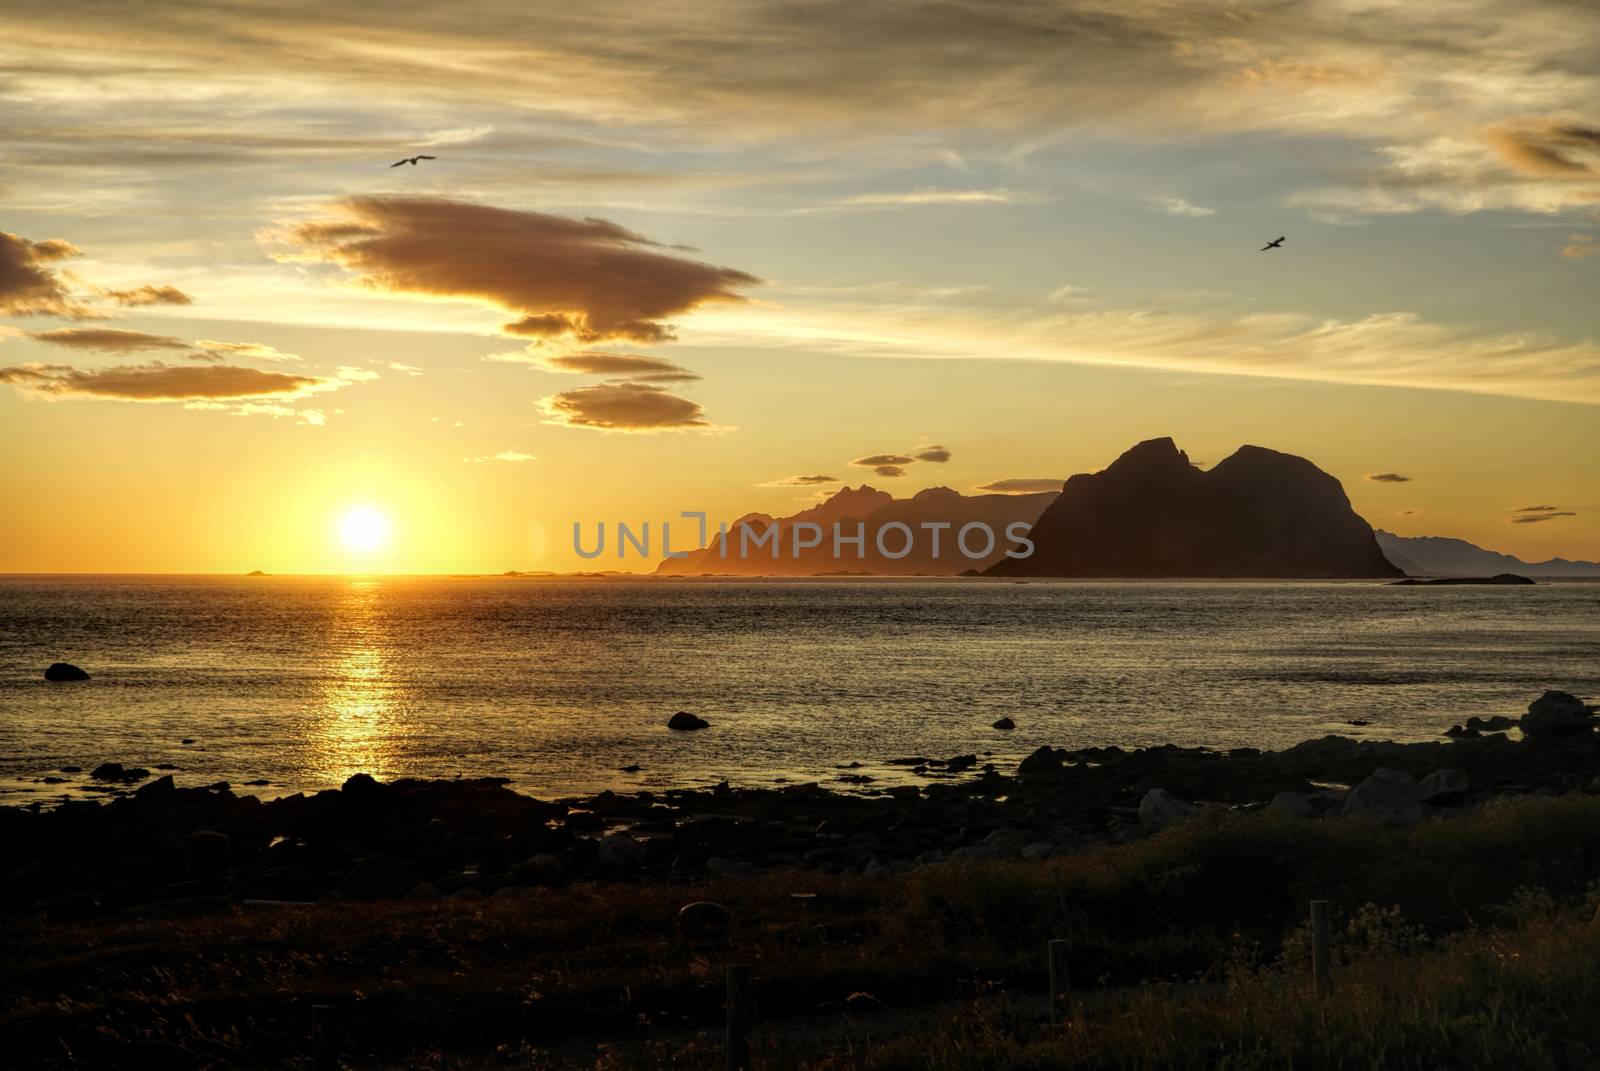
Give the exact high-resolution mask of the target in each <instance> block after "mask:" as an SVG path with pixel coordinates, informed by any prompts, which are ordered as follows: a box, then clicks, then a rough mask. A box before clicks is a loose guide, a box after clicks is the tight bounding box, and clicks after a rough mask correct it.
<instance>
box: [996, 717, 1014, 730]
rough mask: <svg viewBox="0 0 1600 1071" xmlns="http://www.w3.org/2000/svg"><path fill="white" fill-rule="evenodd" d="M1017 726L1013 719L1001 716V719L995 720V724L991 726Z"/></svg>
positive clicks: (1001, 727)
mask: <svg viewBox="0 0 1600 1071" xmlns="http://www.w3.org/2000/svg"><path fill="white" fill-rule="evenodd" d="M1016 727H1017V723H1016V722H1014V721H1012V720H1011V719H1010V718H1001V719H1000V720H999V721H997V722H995V723H994V725H993V726H991V728H995V729H1015V728H1016Z"/></svg>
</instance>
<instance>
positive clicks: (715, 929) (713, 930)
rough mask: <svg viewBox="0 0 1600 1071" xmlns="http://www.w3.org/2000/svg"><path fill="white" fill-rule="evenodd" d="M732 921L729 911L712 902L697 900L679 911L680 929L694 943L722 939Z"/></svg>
mask: <svg viewBox="0 0 1600 1071" xmlns="http://www.w3.org/2000/svg"><path fill="white" fill-rule="evenodd" d="M732 921H733V916H732V914H730V913H729V911H728V909H727V908H725V907H723V906H722V905H721V904H718V903H715V902H713V901H711V900H696V901H695V902H694V903H692V904H684V905H683V906H682V907H680V908H679V909H678V929H679V931H681V932H682V934H683V935H684V936H685V937H687V938H689V939H690V940H692V941H704V940H712V939H716V938H719V937H722V936H723V935H724V934H726V933H727V932H728V925H729V924H730V923H731V922H732Z"/></svg>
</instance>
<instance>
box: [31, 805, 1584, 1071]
mask: <svg viewBox="0 0 1600 1071" xmlns="http://www.w3.org/2000/svg"><path fill="white" fill-rule="evenodd" d="M1597 879H1600V797H1595V796H1590V795H1588V794H1586V793H1585V792H1582V791H1577V792H1571V793H1568V794H1566V795H1562V796H1543V795H1528V796H1523V797H1518V798H1500V799H1493V800H1490V801H1487V802H1485V803H1483V804H1481V805H1479V806H1476V807H1473V808H1470V809H1468V810H1465V811H1463V812H1461V813H1457V814H1455V815H1452V816H1436V817H1430V818H1427V819H1425V820H1423V821H1421V822H1419V823H1415V824H1410V825H1393V824H1380V823H1377V822H1375V821H1373V820H1371V819H1368V818H1355V817H1332V818H1326V819H1317V820H1303V819H1295V818H1293V817H1290V816H1287V815H1284V814H1282V813H1278V812H1273V811H1260V812H1255V813H1243V814H1241V813H1226V812H1223V811H1220V810H1213V811H1209V812H1203V813H1200V814H1196V815H1194V816H1191V817H1188V818H1185V819H1183V820H1180V821H1176V822H1173V823H1171V824H1169V825H1168V826H1167V827H1166V828H1164V829H1163V830H1161V831H1159V832H1157V833H1155V834H1153V835H1151V836H1149V837H1147V838H1144V839H1140V840H1137V841H1135V842H1132V843H1127V844H1120V845H1119V844H1099V845H1094V846H1089V847H1086V848H1083V849H1081V850H1076V851H1073V852H1070V853H1068V854H1065V855H1058V856H1055V857H1052V858H1048V859H1042V860H1023V859H964V860H957V861H954V862H946V863H943V864H939V865H931V866H923V867H919V868H915V869H910V870H906V871H904V872H898V873H897V872H887V873H883V874H881V875H879V876H876V877H865V876H861V875H856V874H850V875H845V874H829V873H825V872H822V871H800V870H795V869H775V870H772V871H768V872H762V873H757V874H753V875H746V876H736V875H727V876H724V877H721V878H717V879H712V880H709V881H702V882H696V883H695V884H692V885H682V884H675V883H669V882H653V883H640V882H626V881H609V882H590V881H584V882H575V883H568V884H565V885H560V886H556V887H527V889H526V891H524V892H520V893H518V894H517V895H516V896H505V897H493V896H492V897H488V898H475V897H450V898H443V899H430V900H409V901H397V902H376V903H362V902H338V901H328V902H323V903H319V904H316V905H315V906H304V907H276V908H272V907H246V906H242V905H241V904H238V903H236V904H233V905H230V906H228V907H227V908H226V909H225V910H221V911H218V912H217V913H214V914H208V915H204V916H201V917H194V918H173V917H164V918H154V917H138V913H134V915H133V917H129V916H128V915H123V916H121V917H118V918H116V919H112V920H89V921H81V922H78V921H65V920H51V919H50V918H49V917H48V916H47V915H45V914H40V913H34V914H25V915H20V916H14V917H12V918H11V919H10V920H9V922H8V924H7V927H6V930H5V936H4V943H5V950H4V963H5V968H4V979H3V981H4V987H3V988H4V991H5V993H6V994H7V997H6V998H5V999H6V1006H5V1009H4V1018H3V1020H0V1026H3V1035H4V1036H3V1043H4V1046H5V1050H6V1051H7V1052H8V1053H10V1054H12V1058H13V1059H16V1060H17V1061H18V1062H17V1063H15V1064H14V1066H30V1067H152V1066H160V1067H164V1068H187V1067H222V1066H254V1067H308V1066H310V1042H309V1028H310V1021H311V1010H310V1009H311V1007H312V1005H317V1004H322V1005H330V1006H331V1007H332V1009H333V1010H332V1011H331V1012H330V1013H328V1015H329V1016H330V1018H329V1020H328V1021H329V1022H330V1024H331V1025H330V1027H329V1029H328V1037H329V1045H330V1046H331V1047H335V1048H337V1050H338V1051H339V1053H340V1059H341V1061H342V1063H343V1064H344V1065H345V1066H353V1067H439V1068H456V1067H460V1068H469V1067H597V1068H598V1067H604V1068H613V1067H614V1068H627V1067H662V1068H665V1067H674V1068H694V1067H714V1066H715V1067H720V1066H723V1065H722V1063H721V1059H722V1057H721V1040H720V1036H719V1033H718V1026H719V1024H720V1023H721V1021H722V1016H723V1011H722V1000H723V977H724V971H725V967H726V965H727V964H729V963H741V964H747V965H749V967H750V969H751V977H752V998H753V1009H754V1016H753V1018H754V1028H753V1035H752V1036H753V1050H754V1051H753V1056H752V1059H753V1066H754V1067H771V1068H857V1067H870V1068H958V1067H959V1068H1033V1067H1037V1068H1045V1067H1086V1068H1087V1067H1128V1068H1134V1067H1138V1068H1200V1067H1217V1066H1223V1067H1233V1068H1256V1067H1262V1068H1265V1067H1285V1068H1287V1067H1301V1068H1306V1067H1330V1068H1331V1067H1408V1068H1409V1067H1414V1068H1434V1067H1455V1068H1465V1067H1479V1068H1492V1067H1509V1066H1516V1067H1523V1068H1566V1067H1573V1068H1577V1067H1590V1066H1595V1064H1596V1063H1597V1062H1600V1017H1597V1016H1596V1015H1594V1013H1593V1009H1594V1008H1595V1006H1596V1000H1597V998H1600V967H1597V964H1600V934H1597V933H1596V932H1595V931H1594V930H1593V929H1592V928H1591V927H1590V924H1589V920H1590V917H1591V915H1592V914H1593V912H1594V909H1595V899H1596V888H1597V886H1596V884H1595V883H1596V881H1597ZM1313 898H1325V899H1328V900H1330V901H1331V902H1332V904H1333V905H1334V926H1333V935H1334V952H1335V954H1336V956H1337V959H1338V967H1337V969H1336V971H1335V974H1334V985H1333V990H1332V992H1331V993H1330V994H1329V995H1327V996H1326V997H1323V998H1318V997H1316V996H1315V995H1314V994H1313V992H1312V988H1311V984H1310V970H1309V965H1308V962H1307V960H1308V936H1307V930H1306V927H1305V925H1304V919H1305V914H1306V903H1307V901H1308V900H1310V899H1313ZM696 900H709V901H714V902H716V903H717V904H719V905H722V906H723V907H725V908H726V911H727V915H726V921H725V924H724V923H723V921H722V919H721V917H720V916H717V915H715V914H713V915H711V916H710V917H701V918H695V917H692V916H691V919H690V922H691V923H692V924H691V925H685V924H684V922H683V921H681V920H680V917H679V911H680V908H681V907H682V906H684V905H685V904H686V903H688V902H690V901H696ZM1051 938H1065V939H1068V940H1070V941H1071V942H1072V950H1071V968H1072V974H1073V978H1074V983H1075V988H1076V990H1077V995H1078V1002H1077V1016H1076V1021H1075V1022H1074V1023H1072V1024H1071V1025H1066V1026H1057V1025H1052V1024H1051V1023H1050V1022H1049V1021H1048V1017H1047V1016H1046V1015H1045V1004H1044V1001H1043V999H1042V997H1041V996H1040V994H1041V993H1042V992H1043V990H1044V988H1045V964H1046V960H1045V946H1046V942H1047V941H1048V940H1049V939H1051Z"/></svg>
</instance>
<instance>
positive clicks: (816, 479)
mask: <svg viewBox="0 0 1600 1071" xmlns="http://www.w3.org/2000/svg"><path fill="white" fill-rule="evenodd" d="M838 482H839V477H837V476H785V477H784V478H783V479H781V480H770V481H768V482H767V483H763V484H759V485H758V486H760V487H812V486H815V485H816V484H820V483H838Z"/></svg>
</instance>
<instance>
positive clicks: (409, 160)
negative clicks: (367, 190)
mask: <svg viewBox="0 0 1600 1071" xmlns="http://www.w3.org/2000/svg"><path fill="white" fill-rule="evenodd" d="M437 159H438V157H437V156H408V157H406V158H405V159H404V160H396V161H395V162H394V163H392V164H390V165H389V166H390V167H399V166H400V165H401V164H410V165H411V166H412V167H416V166H417V161H418V160H437ZM1279 241H1282V239H1281V238H1280V239H1279Z"/></svg>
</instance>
